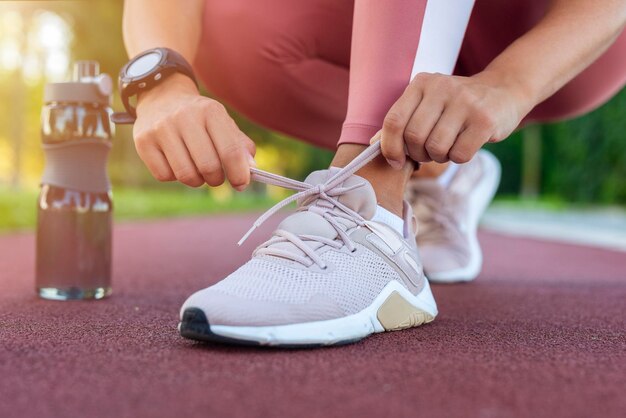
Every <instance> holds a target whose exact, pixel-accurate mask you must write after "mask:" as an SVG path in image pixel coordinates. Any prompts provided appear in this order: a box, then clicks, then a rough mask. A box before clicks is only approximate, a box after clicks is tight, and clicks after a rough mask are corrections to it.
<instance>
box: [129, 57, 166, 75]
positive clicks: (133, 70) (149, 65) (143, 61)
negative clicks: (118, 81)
mask: <svg viewBox="0 0 626 418" xmlns="http://www.w3.org/2000/svg"><path fill="white" fill-rule="evenodd" d="M160 61H161V53H160V52H158V51H151V52H148V53H147V54H145V55H142V56H140V57H138V58H137V59H135V60H134V61H133V62H132V63H131V64H130V65H129V66H128V68H127V69H126V75H127V76H128V77H132V78H135V77H141V76H143V75H145V74H147V73H149V72H150V71H152V70H153V69H154V68H155V67H156V66H157V65H158V64H159V62H160Z"/></svg>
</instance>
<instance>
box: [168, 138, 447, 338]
mask: <svg viewBox="0 0 626 418" xmlns="http://www.w3.org/2000/svg"><path fill="white" fill-rule="evenodd" d="M379 153H380V146H379V144H378V143H375V144H374V145H372V146H370V147H369V148H367V149H366V150H365V151H364V152H363V153H362V154H361V155H359V156H358V157H357V158H356V159H355V160H354V161H353V162H352V163H350V164H349V165H348V166H346V167H345V168H343V169H339V168H334V167H333V168H330V169H328V170H321V171H315V172H313V173H311V174H310V175H309V176H308V177H307V178H306V180H305V181H304V182H299V181H295V180H291V179H288V178H285V177H281V176H278V175H275V174H270V173H267V172H264V171H261V170H257V169H253V170H252V171H253V179H255V180H257V181H262V182H265V183H268V184H273V185H278V186H282V187H286V188H291V189H293V190H297V191H298V193H296V194H294V195H292V196H291V197H289V198H287V199H285V200H284V201H282V202H280V203H279V204H277V205H276V206H274V207H273V208H272V209H270V210H269V211H267V212H266V213H265V214H264V215H262V216H261V217H260V218H259V219H258V220H257V221H256V222H255V223H254V226H253V228H252V229H251V231H252V230H253V229H254V228H255V227H257V226H259V225H260V224H261V223H263V222H264V221H265V220H266V219H267V218H269V217H270V216H271V215H272V214H274V213H275V212H276V211H277V210H279V209H280V208H282V207H284V206H286V205H287V204H289V203H290V202H293V201H296V200H297V204H298V207H297V211H296V212H295V213H294V214H292V215H290V216H288V217H287V218H285V220H283V221H282V223H281V224H280V225H279V226H278V228H277V229H276V231H274V233H273V235H272V236H271V238H270V239H268V240H267V241H266V242H265V243H263V244H261V245H260V246H259V247H257V249H256V250H255V251H254V253H253V255H252V259H251V260H250V261H248V262H247V263H245V264H244V265H243V266H241V267H240V268H239V269H238V270H236V271H235V272H234V273H232V274H230V275H229V276H228V277H226V278H225V279H224V280H222V281H220V282H219V283H217V284H215V285H213V286H210V287H208V288H206V289H203V290H200V291H198V292H196V293H194V294H193V295H191V297H189V298H188V299H187V301H186V302H185V303H184V305H183V306H182V309H181V311H180V319H181V322H180V324H179V330H180V333H181V335H182V336H183V337H186V338H190V339H193V340H201V341H215V342H225V343H236V344H246V345H270V346H293V347H303V346H320V345H332V344H345V343H351V342H354V341H358V340H360V339H362V338H364V337H366V336H368V335H370V334H372V333H375V332H382V331H395V330H400V329H404V328H409V327H415V326H418V325H421V324H424V323H427V322H430V321H432V320H433V319H434V318H435V316H436V315H437V305H436V303H435V300H434V298H433V295H432V293H431V291H430V287H429V285H428V281H427V280H426V278H425V277H424V274H423V272H422V266H421V262H420V259H419V256H418V253H417V247H416V245H415V239H414V236H415V235H414V227H413V225H414V223H415V218H414V217H413V215H412V210H411V207H410V205H409V204H408V203H406V202H405V204H404V221H405V223H404V224H405V227H404V231H403V234H399V233H397V232H396V231H395V230H393V229H392V228H390V227H388V226H387V225H385V224H382V223H378V222H373V221H371V219H372V216H373V215H374V212H375V210H376V206H377V202H376V195H375V193H374V189H373V188H372V186H371V185H370V184H369V182H368V181H367V180H365V179H363V178H361V177H359V176H356V175H353V173H354V172H355V171H357V170H358V169H359V168H361V167H362V166H364V165H365V164H366V163H367V162H369V161H370V160H371V159H373V158H374V157H375V156H376V155H378V154H379ZM251 231H249V232H248V234H246V235H245V236H244V238H243V239H245V238H247V236H248V235H249V234H250V232H251ZM243 239H242V240H243ZM240 243H241V241H240Z"/></svg>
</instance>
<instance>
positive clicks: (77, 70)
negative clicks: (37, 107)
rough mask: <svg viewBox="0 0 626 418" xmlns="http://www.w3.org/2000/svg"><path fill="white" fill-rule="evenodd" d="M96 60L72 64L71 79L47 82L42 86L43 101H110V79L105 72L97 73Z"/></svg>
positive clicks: (107, 102)
mask: <svg viewBox="0 0 626 418" xmlns="http://www.w3.org/2000/svg"><path fill="white" fill-rule="evenodd" d="M99 72H100V69H99V65H98V63H97V62H96V61H78V62H76V63H75V64H74V77H73V80H72V81H68V82H63V83H49V84H46V86H45V87H44V93H43V99H44V102H46V103H50V102H76V103H97V104H102V105H105V106H106V105H109V104H110V103H111V92H112V85H113V83H112V81H111V77H109V76H108V75H107V74H99Z"/></svg>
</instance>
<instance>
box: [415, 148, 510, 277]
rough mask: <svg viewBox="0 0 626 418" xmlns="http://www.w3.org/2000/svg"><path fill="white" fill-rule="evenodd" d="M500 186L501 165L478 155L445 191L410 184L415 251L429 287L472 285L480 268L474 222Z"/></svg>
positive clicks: (425, 182) (431, 183)
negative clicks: (414, 216)
mask: <svg viewBox="0 0 626 418" xmlns="http://www.w3.org/2000/svg"><path fill="white" fill-rule="evenodd" d="M499 184H500V163H499V162H498V160H497V159H496V157H495V156H494V155H493V154H491V153H490V152H487V151H484V150H481V151H479V152H478V153H477V154H476V156H475V157H474V158H473V159H472V160H471V161H469V162H468V163H466V164H463V165H460V166H459V168H458V170H457V172H456V173H455V174H454V176H453V177H452V179H451V180H450V182H449V183H448V185H446V186H443V185H442V184H440V182H439V181H438V180H437V179H418V178H414V179H411V181H410V182H409V184H408V187H407V194H406V198H407V199H408V200H409V202H411V204H412V206H413V210H414V212H415V215H416V217H417V220H418V228H417V236H416V240H417V246H418V248H419V250H420V255H421V256H422V261H423V263H424V271H425V272H426V274H427V275H428V278H429V279H430V281H431V282H438V283H453V282H463V281H471V280H474V279H475V278H476V277H477V276H478V274H479V273H480V270H481V268H482V263H483V257H482V251H481V249H480V244H479V243H478V236H477V229H478V222H479V220H480V217H481V216H482V214H483V212H484V211H485V209H487V206H489V203H490V202H491V200H492V199H493V196H494V194H495V192H496V190H497V189H498V185H499Z"/></svg>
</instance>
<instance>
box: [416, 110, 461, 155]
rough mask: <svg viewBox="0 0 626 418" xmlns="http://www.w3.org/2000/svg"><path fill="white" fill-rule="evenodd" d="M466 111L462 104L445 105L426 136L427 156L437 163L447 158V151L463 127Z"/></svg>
mask: <svg viewBox="0 0 626 418" xmlns="http://www.w3.org/2000/svg"><path fill="white" fill-rule="evenodd" d="M466 118H467V111H466V109H465V108H464V107H463V106H460V105H457V106H454V105H452V106H447V107H446V108H445V109H444V111H443V113H442V114H441V117H440V118H439V120H438V121H437V123H436V124H435V127H434V128H433V130H432V131H431V132H430V135H428V138H426V143H425V144H424V148H425V149H426V153H427V154H428V156H429V157H430V158H431V159H432V160H433V161H436V162H438V163H445V162H447V161H448V160H449V157H448V153H449V152H450V149H451V148H452V146H453V145H454V142H455V141H456V138H457V137H458V136H459V134H460V133H461V131H462V130H463V128H464V124H465V121H466Z"/></svg>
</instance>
